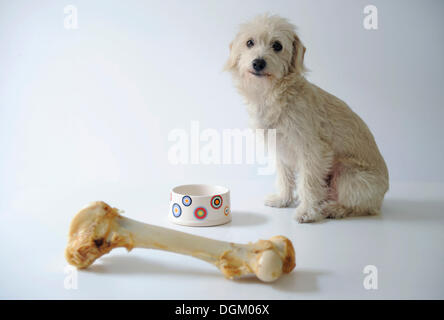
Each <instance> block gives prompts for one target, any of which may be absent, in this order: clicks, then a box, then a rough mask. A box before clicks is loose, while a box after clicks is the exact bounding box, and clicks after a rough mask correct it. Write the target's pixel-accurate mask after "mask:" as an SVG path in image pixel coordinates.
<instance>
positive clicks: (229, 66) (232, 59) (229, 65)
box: [224, 41, 237, 71]
mask: <svg viewBox="0 0 444 320" xmlns="http://www.w3.org/2000/svg"><path fill="white" fill-rule="evenodd" d="M229 47H230V56H229V57H228V60H227V62H226V63H225V66H224V71H231V70H233V69H234V68H235V67H236V65H237V57H236V55H235V53H234V50H233V41H232V42H231V43H230V46H229Z"/></svg>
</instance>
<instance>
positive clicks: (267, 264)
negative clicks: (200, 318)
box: [65, 201, 295, 282]
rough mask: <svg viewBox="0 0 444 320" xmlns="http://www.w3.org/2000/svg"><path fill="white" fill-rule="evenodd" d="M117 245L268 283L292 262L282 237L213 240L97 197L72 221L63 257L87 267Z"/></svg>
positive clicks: (290, 248)
mask: <svg viewBox="0 0 444 320" xmlns="http://www.w3.org/2000/svg"><path fill="white" fill-rule="evenodd" d="M117 247H125V248H126V249H127V250H128V251H130V250H131V249H132V248H149V249H160V250H166V251H172V252H176V253H181V254H185V255H190V256H193V257H196V258H199V259H201V260H204V261H207V262H209V263H211V264H214V265H216V266H217V267H218V268H219V269H220V270H221V271H222V273H223V274H224V275H225V277H227V278H230V279H232V278H234V277H239V276H242V275H246V274H251V273H254V274H255V275H256V276H257V277H258V278H259V279H260V280H262V281H266V282H269V281H274V280H276V279H277V278H279V277H280V276H281V275H282V273H289V272H290V271H292V270H293V268H294V267H295V254H294V249H293V245H292V243H291V241H290V240H288V239H287V238H285V237H283V236H276V237H272V238H271V239H270V240H259V241H257V242H255V243H249V244H237V243H230V242H224V241H218V240H213V239H209V238H204V237H199V236H194V235H191V234H187V233H184V232H180V231H175V230H170V229H167V228H162V227H158V226H153V225H149V224H145V223H142V222H138V221H136V220H132V219H129V218H126V217H123V216H121V215H120V214H119V210H118V209H116V208H112V207H110V206H109V205H107V204H106V203H104V202H101V201H98V202H93V203H91V204H89V205H88V206H87V207H85V208H83V209H82V210H80V211H79V212H78V213H77V215H76V216H75V217H74V219H73V220H72V222H71V227H70V231H69V241H68V246H67V248H66V252H65V256H66V260H67V261H68V262H69V263H70V264H72V265H74V266H76V267H78V268H87V267H88V266H90V265H91V264H92V263H93V262H94V261H95V260H96V259H97V258H99V257H101V256H102V255H104V254H106V253H108V252H110V251H111V250H112V249H114V248H117Z"/></svg>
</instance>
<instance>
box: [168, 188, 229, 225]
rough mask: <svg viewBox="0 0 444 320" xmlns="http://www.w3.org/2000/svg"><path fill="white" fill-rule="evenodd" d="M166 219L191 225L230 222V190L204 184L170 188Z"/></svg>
mask: <svg viewBox="0 0 444 320" xmlns="http://www.w3.org/2000/svg"><path fill="white" fill-rule="evenodd" d="M168 219H169V220H170V221H171V222H173V223H176V224H180V225H184V226H193V227H208V226H216V225H220V224H224V223H227V222H230V221H231V209H230V190H228V189H227V188H225V187H221V186H212V185H206V184H188V185H183V186H178V187H175V188H173V190H171V196H170V211H169V213H168Z"/></svg>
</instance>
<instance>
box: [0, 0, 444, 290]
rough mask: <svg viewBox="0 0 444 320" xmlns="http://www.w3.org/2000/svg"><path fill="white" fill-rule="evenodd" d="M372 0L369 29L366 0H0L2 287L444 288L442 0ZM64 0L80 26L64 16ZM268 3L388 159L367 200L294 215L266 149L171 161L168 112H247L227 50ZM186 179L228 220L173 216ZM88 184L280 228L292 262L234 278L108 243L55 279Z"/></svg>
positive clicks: (235, 226) (129, 208) (215, 121)
mask: <svg viewBox="0 0 444 320" xmlns="http://www.w3.org/2000/svg"><path fill="white" fill-rule="evenodd" d="M371 3H372V4H373V5H375V6H376V7H377V8H378V12H379V28H378V29H377V30H373V31H369V30H366V29H364V28H363V24H362V22H363V18H364V13H363V9H364V7H365V6H366V5H368V4H369V3H368V1H364V0H363V1H361V0H360V1H348V0H337V1H328V0H318V1H311V0H301V1H285V0H276V1H266V0H254V1H253V0H248V1H241V2H240V1H237V0H236V1H235V0H230V1H206V0H195V1H179V0H167V1H154V0H152V1H148V0H146V1H142V0H141V1H138V0H131V1H125V2H122V1H109V0H107V1H104V0H103V1H102V0H100V1H99V0H97V1H87V0H72V1H71V0H70V1H69V2H67V3H63V2H60V1H49V0H42V1H24V0H17V1H6V0H0V217H1V223H0V255H1V257H2V258H1V263H0V298H3V299H14V298H23V299H27V298H36V299H64V298H67V299H71V298H72V299H88V298H111V299H129V298H134V299H309V298H321V299H328V298H338V299H345V298H352V299H357V298H362V299H384V298H417V299H425V298H432V299H443V298H444V276H443V273H442V270H444V250H443V244H444V170H442V164H443V163H444V139H443V129H442V128H443V126H442V119H443V118H444V108H443V107H442V102H443V101H444V90H442V84H443V83H444V63H443V60H442V57H443V56H444V42H443V41H442V39H443V38H444V19H442V13H443V11H444V10H443V9H444V2H443V1H432V0H428V1H419V0H417V1H414V0H412V1H401V0H393V1H382V0H375V1H372V2H371ZM68 4H69V5H71V6H74V7H75V8H77V9H78V12H77V17H78V29H66V28H65V27H64V19H65V18H66V14H65V13H64V8H65V6H66V5H68ZM264 12H272V13H277V14H280V15H282V16H285V17H287V18H288V19H289V20H290V21H292V22H293V23H295V24H296V25H297V26H298V32H299V34H300V36H301V39H302V41H303V42H304V44H305V45H306V47H307V51H306V55H305V62H306V65H307V67H308V68H309V69H310V70H311V72H310V73H309V75H308V79H309V80H310V81H312V82H314V83H315V84H317V85H319V86H320V87H322V88H324V89H325V90H327V91H329V92H331V93H333V94H334V95H336V96H338V97H339V98H341V99H343V100H344V101H345V102H347V103H348V104H349V105H350V107H351V108H352V109H353V110H354V111H355V112H356V113H357V114H358V115H360V116H361V117H362V118H363V120H364V121H365V122H366V123H367V125H368V126H369V128H370V129H371V131H372V132H373V134H374V136H375V139H376V141H377V143H378V146H379V148H380V150H381V153H382V155H383V156H384V158H385V160H386V162H387V165H388V168H389V172H390V191H389V193H388V194H387V197H386V200H385V203H384V206H383V209H382V212H383V213H382V215H381V216H380V217H363V218H353V219H346V220H339V221H333V220H327V221H323V222H320V223H316V224H308V225H300V224H298V223H297V222H296V221H295V220H294V219H293V218H292V216H293V212H294V208H287V209H275V208H269V207H265V206H264V205H263V199H264V197H265V196H266V195H267V194H269V193H271V192H273V190H274V175H265V176H264V175H258V168H259V167H261V166H262V165H258V164H257V163H256V164H253V165H251V164H245V163H243V164H230V165H222V164H208V165H207V164H204V163H203V161H202V159H198V160H199V161H197V163H195V164H191V161H190V162H189V163H188V164H178V165H174V164H172V163H171V161H169V158H168V153H169V150H170V147H171V145H172V144H173V142H171V141H169V140H168V137H169V134H170V133H171V132H172V130H174V129H181V130H184V131H185V132H187V133H188V134H190V135H191V131H192V130H191V129H190V128H191V126H192V123H197V124H198V125H199V129H200V132H202V130H204V129H206V128H210V129H214V130H216V131H217V132H219V133H220V132H221V131H222V130H224V129H244V128H246V127H247V126H248V116H247V112H246V110H245V107H244V105H243V103H242V99H241V97H240V96H239V95H238V94H237V92H236V90H235V89H234V87H233V84H232V81H231V79H230V76H229V75H228V74H226V73H223V72H222V67H223V65H224V63H225V60H226V59H227V57H228V46H229V43H230V41H231V40H232V38H233V37H234V35H235V33H236V31H237V27H238V25H239V24H240V23H242V22H244V21H246V20H248V19H250V18H251V17H253V16H255V15H257V14H259V13H264ZM194 121H196V122H194ZM200 138H202V137H200ZM190 139H191V138H190ZM201 140H203V139H201ZM204 145H205V142H203V141H201V145H200V147H201V149H203V147H204ZM222 156H223V154H221V157H222ZM193 183H197V184H211V185H221V186H226V187H227V188H229V189H230V197H231V211H232V217H233V220H232V222H230V223H228V224H225V225H221V226H217V227H203V228H191V227H185V226H178V225H174V224H171V223H170V222H168V218H167V216H168V211H169V200H170V190H171V188H172V187H174V186H178V185H182V184H193ZM95 200H102V201H105V202H107V203H108V204H110V205H111V206H115V207H117V208H119V209H122V210H125V215H126V216H128V217H130V218H133V219H137V220H139V221H143V222H147V223H151V224H155V225H160V226H166V227H170V228H173V229H176V230H181V231H186V232H190V233H193V234H196V235H201V236H207V237H211V238H215V239H220V240H225V241H233V242H241V243H242V242H249V241H257V240H258V239H268V238H270V237H272V236H274V235H279V234H281V235H284V236H287V237H288V238H290V239H291V240H292V241H293V244H294V246H295V250H296V263H297V266H296V269H295V270H294V272H293V273H291V274H290V275H287V276H285V277H284V276H283V277H282V278H281V279H280V280H278V281H277V282H276V283H273V284H264V283H261V282H259V281H258V280H254V279H244V280H239V281H230V280H226V279H224V278H223V276H222V275H221V274H220V272H219V271H218V270H217V269H216V268H215V267H213V266H211V265H208V264H206V263H204V262H202V261H199V260H196V259H193V258H190V257H185V256H179V255H176V254H173V253H167V252H161V251H155V250H141V249H135V250H134V251H133V252H130V253H127V252H126V251H125V249H117V250H115V251H113V252H112V253H111V254H109V255H107V256H104V257H103V258H102V259H100V260H98V261H97V263H96V264H94V265H93V266H92V267H91V268H90V269H88V270H85V271H81V272H79V273H78V278H77V280H78V288H77V289H71V290H69V289H65V280H66V277H67V274H65V273H64V271H65V267H66V265H67V264H66V261H65V260H64V255H63V253H64V248H65V246H66V243H67V234H68V228H69V223H70V221H71V219H72V218H73V217H74V215H75V213H76V212H77V211H78V210H79V209H81V208H82V207H83V206H84V205H86V204H87V203H89V202H91V201H95ZM368 265H373V266H375V267H376V268H377V270H378V289H377V290H366V289H365V288H364V285H363V283H364V279H365V276H366V274H364V273H363V270H364V268H365V267H366V266H368Z"/></svg>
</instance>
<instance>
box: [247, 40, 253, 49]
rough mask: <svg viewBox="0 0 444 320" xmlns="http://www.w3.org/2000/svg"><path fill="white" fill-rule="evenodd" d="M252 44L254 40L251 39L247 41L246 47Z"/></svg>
mask: <svg viewBox="0 0 444 320" xmlns="http://www.w3.org/2000/svg"><path fill="white" fill-rule="evenodd" d="M252 46H254V41H253V40H252V39H250V40H248V41H247V47H248V48H251V47H252Z"/></svg>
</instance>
